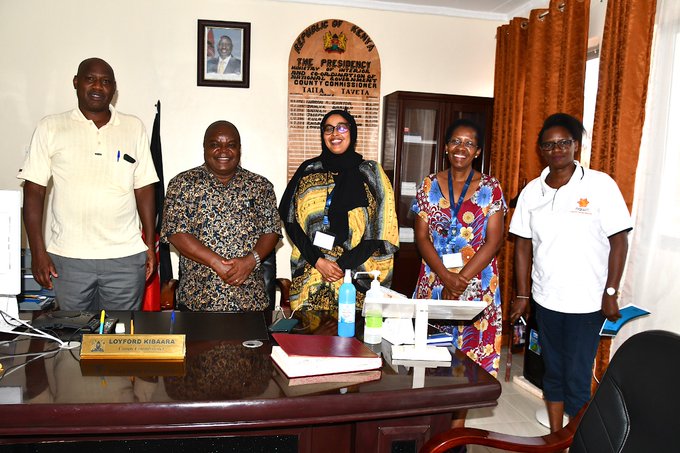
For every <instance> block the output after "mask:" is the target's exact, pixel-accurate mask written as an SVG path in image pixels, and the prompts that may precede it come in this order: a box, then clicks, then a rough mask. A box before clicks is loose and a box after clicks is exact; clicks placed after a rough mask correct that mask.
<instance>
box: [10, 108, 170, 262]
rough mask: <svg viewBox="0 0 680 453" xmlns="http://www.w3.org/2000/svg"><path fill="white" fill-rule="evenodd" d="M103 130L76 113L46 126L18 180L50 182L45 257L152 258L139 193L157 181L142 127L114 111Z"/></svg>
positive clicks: (49, 120) (35, 138)
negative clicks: (140, 213) (143, 234)
mask: <svg viewBox="0 0 680 453" xmlns="http://www.w3.org/2000/svg"><path fill="white" fill-rule="evenodd" d="M110 110H111V119H110V120H109V122H108V123H107V124H106V125H104V126H103V127H102V128H101V129H98V128H97V126H96V125H95V124H94V122H92V121H90V120H88V119H87V118H85V116H83V114H82V112H81V111H80V110H79V109H78V108H76V109H74V110H71V111H69V112H64V113H60V114H57V115H51V116H48V117H46V118H43V119H42V120H41V121H40V122H39V123H38V126H37V128H36V130H35V132H34V133H33V138H32V140H31V146H30V149H29V152H28V155H27V156H26V161H25V162H24V166H23V169H22V170H21V171H20V172H19V174H18V175H17V177H18V178H20V179H25V180H27V181H31V182H34V183H36V184H39V185H41V186H47V184H48V182H49V180H50V178H52V182H53V186H54V187H53V189H52V204H51V206H52V211H51V214H52V216H51V222H50V225H49V226H48V228H50V229H51V236H49V235H48V237H49V240H48V244H47V251H49V252H51V253H55V254H57V255H61V256H65V257H69V258H81V259H108V258H122V257H126V256H130V255H134V254H136V253H139V252H143V251H145V250H146V248H147V247H146V245H145V244H144V242H143V241H142V238H141V228H140V221H139V216H138V214H137V203H136V201H135V194H134V189H139V188H141V187H144V186H147V185H149V184H153V183H155V182H157V181H158V177H157V176H156V170H155V169H154V166H153V161H152V159H151V151H150V150H149V139H148V137H147V135H146V130H145V129H144V125H143V124H142V122H141V121H140V120H139V119H138V118H137V117H135V116H132V115H125V114H123V113H119V112H117V111H116V110H115V109H114V108H113V107H110Z"/></svg>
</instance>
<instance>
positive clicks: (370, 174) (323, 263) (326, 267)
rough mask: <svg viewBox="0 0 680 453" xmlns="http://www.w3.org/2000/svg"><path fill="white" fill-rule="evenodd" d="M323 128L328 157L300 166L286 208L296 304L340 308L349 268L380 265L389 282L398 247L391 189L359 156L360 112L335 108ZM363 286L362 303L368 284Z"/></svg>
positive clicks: (373, 165)
mask: <svg viewBox="0 0 680 453" xmlns="http://www.w3.org/2000/svg"><path fill="white" fill-rule="evenodd" d="M320 132H321V148H322V151H321V155H319V156H318V157H315V158H313V159H309V160H307V161H305V162H303V163H302V165H300V167H299V168H298V169H297V171H296V172H295V175H293V178H292V179H291V180H290V182H289V183H288V187H287V188H286V191H285V193H284V194H283V198H282V200H281V205H280V206H279V213H280V214H281V218H282V220H283V223H284V226H285V228H286V232H287V233H288V236H289V237H290V240H291V242H292V245H293V251H292V254H291V274H292V280H293V283H292V285H291V289H290V304H291V308H293V309H296V308H298V307H300V306H301V305H303V304H304V305H305V306H308V307H309V308H313V309H319V310H328V309H337V302H338V289H339V288H340V285H341V284H342V280H343V276H344V270H345V269H351V270H352V271H372V270H378V271H380V277H379V279H380V282H381V284H383V285H384V286H389V285H390V283H391V280H392V265H393V256H394V252H396V251H397V249H398V248H399V230H398V225H397V215H396V212H395V207H394V193H393V192H392V186H391V185H390V181H389V180H388V179H387V175H385V172H384V171H383V169H382V167H381V166H380V164H378V163H377V162H375V161H371V160H364V159H363V158H362V157H361V155H360V154H357V152H356V150H355V146H356V140H357V126H356V121H355V120H354V117H353V116H352V115H350V114H349V113H348V112H346V111H344V110H332V111H330V112H328V113H327V114H326V115H325V116H324V118H323V120H322V121H321V131H320ZM366 286H368V285H366ZM357 289H358V292H357V305H358V306H359V307H361V305H362V304H363V294H364V293H365V291H366V289H367V288H364V287H362V286H361V285H357Z"/></svg>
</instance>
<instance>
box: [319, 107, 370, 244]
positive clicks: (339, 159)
mask: <svg viewBox="0 0 680 453" xmlns="http://www.w3.org/2000/svg"><path fill="white" fill-rule="evenodd" d="M332 115H340V116H342V117H343V118H344V119H345V121H346V122H347V124H348V125H349V136H350V144H349V146H348V147H347V150H346V151H345V152H344V153H342V154H333V152H332V151H331V150H330V149H328V147H327V146H326V141H325V140H324V132H323V126H324V125H325V124H326V120H328V118H329V117H331V116H332ZM357 135H358V134H357V123H356V121H355V119H354V117H353V116H352V115H350V113H349V112H347V111H345V110H331V111H330V112H328V113H326V115H325V116H324V117H323V119H322V120H321V155H320V156H319V160H320V161H321V163H322V164H323V169H324V170H325V171H328V172H330V173H332V174H333V175H332V177H333V180H334V181H335V188H334V189H333V199H332V201H331V206H330V209H329V210H328V218H329V220H330V231H331V232H332V233H333V234H335V237H336V244H338V243H339V244H341V243H344V242H345V241H346V240H347V238H348V236H349V221H348V217H347V213H348V212H349V211H351V210H352V209H354V208H357V207H360V206H368V198H367V197H366V189H365V188H364V177H363V176H362V174H361V171H360V170H359V165H360V164H361V163H362V162H363V161H364V159H363V157H362V156H361V154H358V153H357V152H356V149H355V147H356V141H357Z"/></svg>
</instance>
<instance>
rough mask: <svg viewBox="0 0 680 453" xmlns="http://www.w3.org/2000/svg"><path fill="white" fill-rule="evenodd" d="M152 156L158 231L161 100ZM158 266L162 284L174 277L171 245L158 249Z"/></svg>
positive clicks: (160, 211) (161, 199) (161, 195)
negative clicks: (155, 177) (155, 179)
mask: <svg viewBox="0 0 680 453" xmlns="http://www.w3.org/2000/svg"><path fill="white" fill-rule="evenodd" d="M151 157H152V159H153V166H154V168H155V169H156V174H157V175H158V179H159V181H158V184H156V233H157V234H160V232H161V222H162V220H163V203H164V201H165V181H164V180H163V152H162V150H161V101H158V102H157V103H156V117H155V118H154V120H153V131H152V132H151ZM158 255H159V258H158V267H159V273H160V279H161V284H163V283H165V282H167V281H169V280H171V279H172V264H171V263H170V246H169V245H168V244H164V243H162V242H161V243H160V245H159V251H158Z"/></svg>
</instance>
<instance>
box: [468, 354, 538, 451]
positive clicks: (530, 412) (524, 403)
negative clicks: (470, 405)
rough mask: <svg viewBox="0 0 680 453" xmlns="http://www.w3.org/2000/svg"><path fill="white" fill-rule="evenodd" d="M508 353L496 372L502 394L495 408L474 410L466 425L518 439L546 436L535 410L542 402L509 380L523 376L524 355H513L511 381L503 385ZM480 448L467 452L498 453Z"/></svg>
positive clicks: (475, 446) (471, 447)
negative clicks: (516, 436) (517, 437)
mask: <svg viewBox="0 0 680 453" xmlns="http://www.w3.org/2000/svg"><path fill="white" fill-rule="evenodd" d="M506 354H507V351H506V350H505V349H504V350H503V354H502V356H501V369H500V371H499V373H498V377H499V380H500V382H501V386H502V387H503V391H502V393H501V396H500V398H499V399H498V406H496V407H491V408H481V409H473V410H470V411H469V412H468V416H467V420H466V422H465V426H467V427H470V428H481V429H487V430H490V431H498V432H501V433H507V434H514V435H518V436H542V435H544V434H548V433H549V429H548V428H546V427H544V426H543V425H541V424H540V423H538V422H537V421H536V410H537V409H539V408H542V407H544V403H543V400H542V399H540V398H539V397H537V396H535V395H534V394H532V393H530V392H529V391H528V390H526V389H524V388H522V387H521V386H519V385H518V384H516V383H515V382H513V380H512V378H513V377H514V376H522V369H523V366H524V356H523V354H522V353H516V354H513V356H512V366H511V368H510V370H511V378H510V382H505V362H506V357H507V356H506ZM501 451H505V450H497V449H495V448H488V447H483V446H479V445H470V446H468V453H490V452H494V453H496V452H501Z"/></svg>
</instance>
